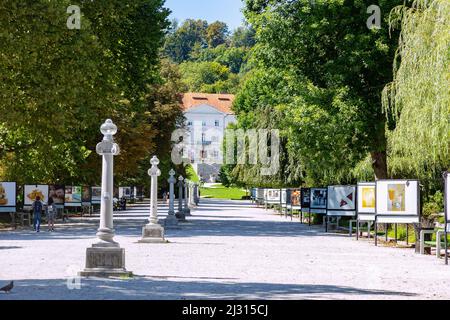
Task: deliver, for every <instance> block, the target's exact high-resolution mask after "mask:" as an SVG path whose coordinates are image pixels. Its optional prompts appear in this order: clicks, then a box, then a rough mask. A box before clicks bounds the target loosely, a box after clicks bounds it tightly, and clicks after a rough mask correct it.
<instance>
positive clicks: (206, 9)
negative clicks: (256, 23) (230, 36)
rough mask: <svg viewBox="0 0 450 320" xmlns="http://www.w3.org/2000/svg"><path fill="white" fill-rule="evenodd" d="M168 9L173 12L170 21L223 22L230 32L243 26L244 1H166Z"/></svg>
mask: <svg viewBox="0 0 450 320" xmlns="http://www.w3.org/2000/svg"><path fill="white" fill-rule="evenodd" d="M165 7H166V8H169V9H170V10H171V11H172V14H171V16H170V19H173V18H176V19H177V20H179V21H180V22H181V21H183V20H186V19H188V18H192V19H203V20H206V21H208V22H214V21H217V20H219V21H223V22H225V23H226V24H227V25H228V27H229V28H230V30H234V29H235V28H237V27H239V26H240V25H241V24H242V20H243V19H244V16H243V14H242V12H241V9H242V7H243V2H242V0H166V4H165Z"/></svg>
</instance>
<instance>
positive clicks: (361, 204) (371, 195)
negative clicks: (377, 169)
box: [356, 182, 376, 240]
mask: <svg viewBox="0 0 450 320" xmlns="http://www.w3.org/2000/svg"><path fill="white" fill-rule="evenodd" d="M356 192H357V195H358V197H357V203H358V206H357V212H356V214H357V221H356V240H359V235H360V225H361V223H364V222H366V223H367V237H368V238H369V239H370V231H371V229H372V224H373V223H374V222H375V220H376V217H375V215H376V183H375V182H360V183H358V186H357V191H356Z"/></svg>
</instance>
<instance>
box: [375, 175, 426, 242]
mask: <svg viewBox="0 0 450 320" xmlns="http://www.w3.org/2000/svg"><path fill="white" fill-rule="evenodd" d="M419 184H420V183H419V181H418V180H378V181H377V182H376V190H375V194H376V200H375V202H376V214H375V246H377V245H378V235H377V232H378V224H379V223H384V224H385V225H386V239H387V226H388V224H392V223H394V224H398V223H402V224H406V225H408V224H416V223H420V185H419ZM407 237H408V235H407Z"/></svg>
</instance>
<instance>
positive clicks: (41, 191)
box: [23, 184, 49, 209]
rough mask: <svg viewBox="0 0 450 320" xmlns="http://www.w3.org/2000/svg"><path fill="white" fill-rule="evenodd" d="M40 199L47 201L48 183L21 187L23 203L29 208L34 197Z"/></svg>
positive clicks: (43, 201)
mask: <svg viewBox="0 0 450 320" xmlns="http://www.w3.org/2000/svg"><path fill="white" fill-rule="evenodd" d="M38 196H39V198H40V199H41V202H42V203H47V202H48V197H49V187H48V185H39V184H34V185H25V186H24V189H23V199H24V200H23V205H24V207H26V208H28V209H30V208H31V206H32V204H33V202H34V200H36V197H38Z"/></svg>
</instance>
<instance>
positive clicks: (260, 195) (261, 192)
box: [256, 188, 266, 204]
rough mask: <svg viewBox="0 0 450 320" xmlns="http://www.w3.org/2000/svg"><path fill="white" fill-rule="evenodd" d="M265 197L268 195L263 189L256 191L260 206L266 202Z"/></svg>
mask: <svg viewBox="0 0 450 320" xmlns="http://www.w3.org/2000/svg"><path fill="white" fill-rule="evenodd" d="M265 195H266V190H265V189H262V188H257V189H256V200H257V202H258V204H261V203H263V202H264V199H265Z"/></svg>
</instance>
